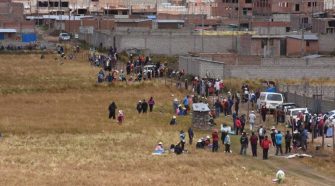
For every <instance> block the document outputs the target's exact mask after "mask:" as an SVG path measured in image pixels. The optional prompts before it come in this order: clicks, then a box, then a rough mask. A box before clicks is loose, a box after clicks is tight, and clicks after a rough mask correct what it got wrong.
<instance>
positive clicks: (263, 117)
mask: <svg viewBox="0 0 335 186" xmlns="http://www.w3.org/2000/svg"><path fill="white" fill-rule="evenodd" d="M267 112H268V110H267V109H266V106H265V105H262V107H261V115H262V121H263V122H265V120H266V114H267Z"/></svg>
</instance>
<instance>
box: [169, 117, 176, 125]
mask: <svg viewBox="0 0 335 186" xmlns="http://www.w3.org/2000/svg"><path fill="white" fill-rule="evenodd" d="M176 118H177V117H176V116H172V119H171V121H170V125H176V124H177V120H176Z"/></svg>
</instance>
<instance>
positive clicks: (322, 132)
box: [321, 125, 325, 148]
mask: <svg viewBox="0 0 335 186" xmlns="http://www.w3.org/2000/svg"><path fill="white" fill-rule="evenodd" d="M324 132H325V125H323V126H322V131H321V134H322V148H324V147H325V134H324Z"/></svg>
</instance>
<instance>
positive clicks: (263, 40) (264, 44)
mask: <svg viewBox="0 0 335 186" xmlns="http://www.w3.org/2000/svg"><path fill="white" fill-rule="evenodd" d="M266 45H267V44H266V39H262V40H261V47H262V48H264V47H265V46H266Z"/></svg>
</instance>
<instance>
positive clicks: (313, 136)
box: [312, 126, 315, 143]
mask: <svg viewBox="0 0 335 186" xmlns="http://www.w3.org/2000/svg"><path fill="white" fill-rule="evenodd" d="M314 128H315V127H314V126H312V143H314V135H315V133H314Z"/></svg>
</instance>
